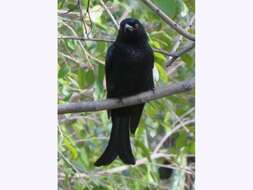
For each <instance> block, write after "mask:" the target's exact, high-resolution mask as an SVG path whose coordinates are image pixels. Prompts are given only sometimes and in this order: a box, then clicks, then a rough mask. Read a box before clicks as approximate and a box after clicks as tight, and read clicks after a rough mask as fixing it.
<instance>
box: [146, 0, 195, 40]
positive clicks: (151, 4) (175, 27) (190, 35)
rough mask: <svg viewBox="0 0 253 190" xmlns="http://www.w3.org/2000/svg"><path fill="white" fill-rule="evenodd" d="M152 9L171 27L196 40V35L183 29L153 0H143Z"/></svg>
mask: <svg viewBox="0 0 253 190" xmlns="http://www.w3.org/2000/svg"><path fill="white" fill-rule="evenodd" d="M142 1H143V2H144V3H145V4H146V5H147V6H148V7H149V8H150V9H152V10H153V11H154V12H156V13H157V15H158V16H160V17H161V18H162V19H163V20H164V21H165V22H166V23H167V24H168V25H169V26H170V27H172V28H173V29H174V30H176V31H177V32H178V33H179V34H181V35H183V36H184V37H186V38H187V39H189V40H192V41H195V37H194V36H193V35H192V34H191V33H189V32H187V31H186V30H185V29H183V28H182V27H181V26H180V25H179V24H177V23H176V22H175V21H173V20H172V19H171V18H170V17H169V16H168V15H166V14H165V13H164V12H163V11H162V10H161V9H160V8H159V7H158V6H156V5H155V4H154V3H153V2H152V1H151V0H142Z"/></svg>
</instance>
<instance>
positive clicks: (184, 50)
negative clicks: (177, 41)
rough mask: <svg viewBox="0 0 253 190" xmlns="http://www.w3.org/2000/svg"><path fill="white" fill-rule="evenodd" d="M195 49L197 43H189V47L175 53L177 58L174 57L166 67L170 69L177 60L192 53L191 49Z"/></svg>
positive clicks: (186, 46)
mask: <svg viewBox="0 0 253 190" xmlns="http://www.w3.org/2000/svg"><path fill="white" fill-rule="evenodd" d="M194 47H195V42H189V43H188V44H187V45H185V46H184V47H183V48H182V49H180V50H179V51H177V52H173V53H175V56H174V57H172V59H170V60H169V61H168V62H167V63H166V67H169V66H170V65H171V64H172V63H173V62H174V61H175V60H176V59H177V58H179V57H180V56H181V55H183V54H185V53H186V52H188V51H190V50H191V49H193V48H194Z"/></svg>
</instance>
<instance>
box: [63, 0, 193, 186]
mask: <svg viewBox="0 0 253 190" xmlns="http://www.w3.org/2000/svg"><path fill="white" fill-rule="evenodd" d="M153 2H154V3H155V4H156V5H158V6H159V7H160V8H161V9H162V11H164V13H166V14H167V15H168V16H169V17H170V18H172V19H173V20H174V21H175V22H177V23H178V24H180V25H181V26H182V27H183V28H186V30H188V32H190V33H192V34H194V12H195V10H194V8H195V5H194V0H153ZM88 13H89V14H88ZM126 17H134V18H138V19H139V20H140V21H141V22H142V23H143V24H144V25H145V28H146V31H147V32H148V35H149V38H150V44H151V45H152V47H153V48H154V49H156V50H157V52H156V53H155V69H154V75H155V80H156V87H162V86H167V85H168V84H172V83H176V82H179V81H183V80H185V79H189V78H191V77H193V76H194V67H195V59H194V50H191V51H188V52H186V53H185V54H183V55H182V56H180V57H179V58H178V59H173V58H172V57H170V56H168V53H170V52H175V51H177V50H180V49H182V48H183V47H184V46H185V45H186V44H187V43H188V42H189V40H187V39H186V38H184V37H182V36H181V35H180V34H179V33H178V32H176V31H175V30H173V29H172V28H171V27H169V26H168V24H166V23H165V22H164V21H163V20H162V19H161V17H160V16H158V15H157V14H156V13H155V12H153V11H152V10H151V9H150V8H149V7H148V6H147V5H145V4H144V3H143V1H141V0H139V1H137V0H124V1H120V0H110V1H100V0H90V1H88V0H80V1H77V0H58V36H59V37H58V38H59V40H58V98H59V99H58V102H59V104H67V103H70V102H80V101H94V100H102V99H105V98H106V90H105V81H104V80H105V79H104V60H105V55H106V50H107V48H108V46H109V45H110V43H111V41H112V40H114V39H115V37H116V35H117V23H119V22H120V21H121V20H122V19H124V18H126ZM159 51H160V52H159ZM161 52H162V53H161ZM194 108H195V107H194V91H190V92H185V93H181V94H176V95H172V96H168V97H164V98H162V99H159V100H155V101H151V102H149V103H147V104H146V106H145V110H144V113H143V115H142V119H141V122H140V125H139V128H138V130H137V133H136V135H135V136H134V137H132V138H131V139H132V143H133V149H134V155H135V157H136V159H137V160H138V161H137V164H136V165H135V166H125V165H124V164H123V163H122V162H121V161H120V160H119V159H117V160H115V161H114V162H113V163H112V164H111V165H109V166H107V167H100V168H95V167H94V162H95V161H96V159H97V158H98V157H99V156H100V155H101V153H102V152H103V150H104V148H105V146H106V144H107V141H108V137H109V134H110V129H111V121H110V120H108V118H107V113H106V111H99V112H86V113H70V114H60V115H59V125H58V134H59V135H58V155H59V156H58V171H59V189H64V190H65V189H69V190H70V189H71V190H84V189H85V190H86V189H97V190H98V189H99V190H100V189H101V190H103V189H113V190H114V189H123V190H125V189H136V190H138V189H140V190H143V189H172V190H183V189H194V185H193V183H194V176H195V174H194V163H195V128H194V124H195V121H194Z"/></svg>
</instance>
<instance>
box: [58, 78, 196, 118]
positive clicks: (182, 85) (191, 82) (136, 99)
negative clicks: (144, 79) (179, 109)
mask: <svg viewBox="0 0 253 190" xmlns="http://www.w3.org/2000/svg"><path fill="white" fill-rule="evenodd" d="M194 86H195V79H194V78H191V79H187V80H185V81H182V82H179V83H176V84H172V85H169V86H167V87H161V88H157V89H155V90H154V91H147V92H143V93H140V94H137V95H134V96H130V97H126V98H123V99H122V100H119V99H107V100H101V101H87V102H79V103H69V104H65V105H59V106H58V114H65V113H79V112H91V111H100V110H105V109H115V108H120V107H126V106H130V105H136V104H141V103H145V102H148V101H151V100H155V99H159V98H163V97H165V96H171V95H173V94H177V93H181V92H186V91H190V90H192V89H193V88H194Z"/></svg>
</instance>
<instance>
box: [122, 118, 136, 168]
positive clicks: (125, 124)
mask: <svg viewBox="0 0 253 190" xmlns="http://www.w3.org/2000/svg"><path fill="white" fill-rule="evenodd" d="M129 124H130V117H129V116H128V117H122V118H121V120H120V133H119V146H118V154H119V157H120V159H121V160H122V161H123V162H124V163H125V164H135V158H134V156H133V153H132V149H131V143H130V137H129Z"/></svg>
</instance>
